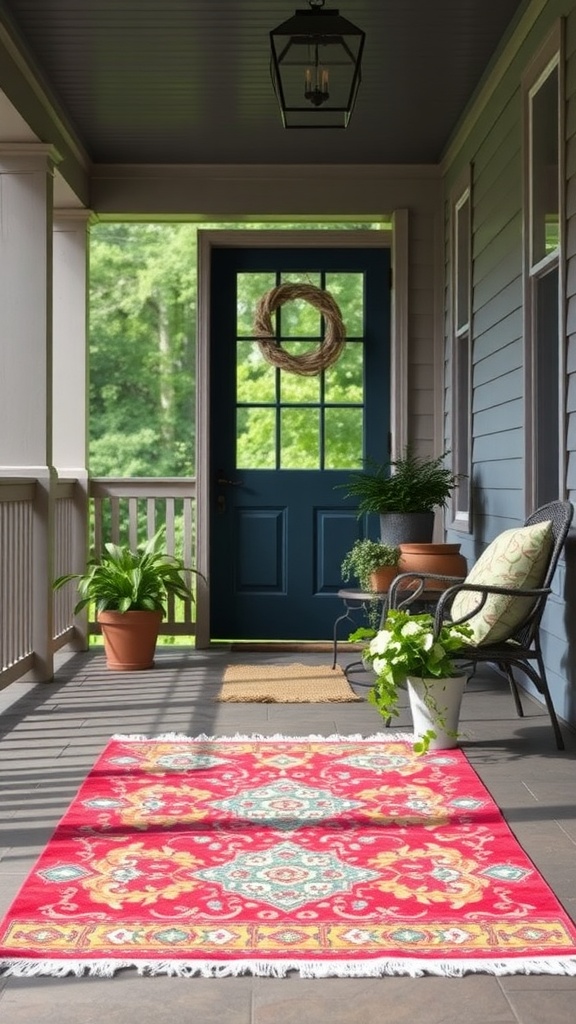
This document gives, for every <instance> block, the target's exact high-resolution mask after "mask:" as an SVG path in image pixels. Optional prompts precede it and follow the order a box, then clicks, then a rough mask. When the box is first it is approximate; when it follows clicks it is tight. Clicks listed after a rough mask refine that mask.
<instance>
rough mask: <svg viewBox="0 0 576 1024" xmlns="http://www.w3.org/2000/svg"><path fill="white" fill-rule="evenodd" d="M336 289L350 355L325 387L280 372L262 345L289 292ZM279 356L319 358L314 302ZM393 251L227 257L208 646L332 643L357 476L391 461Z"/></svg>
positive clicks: (252, 252) (215, 365) (297, 316)
mask: <svg viewBox="0 0 576 1024" xmlns="http://www.w3.org/2000/svg"><path fill="white" fill-rule="evenodd" d="M288 282H299V283H302V282H305V283H309V284H313V285H315V286H316V287H319V288H325V289H326V290H327V291H329V292H330V294H331V295H332V296H333V298H334V299H335V300H336V302H337V303H338V305H339V307H340V311H341V314H342V319H343V321H344V325H345V327H346V338H347V340H346V346H345V348H344V351H343V353H342V355H341V356H340V359H339V360H338V362H337V363H336V364H335V365H334V366H332V367H330V368H328V369H326V370H324V371H322V372H321V373H319V374H318V375H317V376H313V377H303V376H298V375H296V374H294V373H289V372H287V371H286V370H284V369H278V368H277V367H274V366H272V365H271V364H270V363H269V362H267V361H266V359H265V358H264V357H263V355H262V354H261V352H260V349H259V346H258V344H257V342H256V340H255V338H254V330H253V316H254V310H255V307H256V304H257V302H258V300H259V299H260V297H261V296H262V295H264V294H265V293H266V292H268V291H269V290H270V289H271V288H273V287H275V286H276V285H278V284H285V283H288ZM275 316H276V317H277V322H276V331H277V334H276V336H277V339H278V343H279V344H281V345H282V347H283V348H284V349H285V350H286V351H287V352H289V353H291V354H293V355H298V354H302V353H304V352H309V351H311V350H313V349H314V350H315V349H317V347H318V344H319V342H320V341H321V338H322V336H323V331H324V329H325V325H324V324H323V322H322V318H321V316H320V314H319V313H318V311H317V310H316V309H315V308H314V307H313V306H312V305H311V304H310V303H306V302H304V301H302V300H298V301H291V302H288V303H286V304H284V305H283V306H282V307H281V308H280V310H279V311H278V312H277V313H276V314H275ZM389 349H390V253H389V250H387V249H375V248H368V249H356V248H354V249H346V248H343V249H334V248H302V249H292V248H286V249H284V248H264V247H262V248H256V249H253V248H247V249H241V248H215V249H213V252H212V263H211V298H210V365H211V370H210V380H211V385H210V453H211V454H210V463H211V494H210V508H211V516H210V524H211V541H210V592H211V607H210V622H211V626H210V634H211V637H212V639H230V640H231V639H243V640H314V639H316V640H317V639H327V638H329V637H330V636H331V634H332V626H333V622H334V619H335V617H336V616H337V615H338V613H339V611H340V606H341V603H340V602H339V600H338V598H337V597H336V591H337V590H338V589H339V588H340V587H341V586H342V579H341V572H340V565H341V562H342V558H343V556H344V554H345V552H346V551H347V550H348V549H349V548H350V547H351V546H352V543H353V542H354V540H355V539H356V538H357V537H359V536H362V535H363V533H364V529H365V525H364V524H363V523H361V522H359V521H358V520H357V517H356V511H355V508H354V506H353V505H352V503H351V502H350V500H346V499H345V498H344V490H342V489H339V485H342V484H345V483H346V481H347V480H348V478H349V476H350V473H351V472H352V471H354V470H357V469H360V468H361V466H362V461H363V459H364V458H366V457H370V458H374V459H378V460H379V461H382V460H383V459H385V458H386V457H387V456H388V451H389V421H390V410H389V365H390V352H389Z"/></svg>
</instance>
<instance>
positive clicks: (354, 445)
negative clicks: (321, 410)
mask: <svg viewBox="0 0 576 1024" xmlns="http://www.w3.org/2000/svg"><path fill="white" fill-rule="evenodd" d="M324 425H325V439H324V460H325V461H324V466H325V469H360V468H361V467H362V434H363V430H362V409H326V410H325V414H324Z"/></svg>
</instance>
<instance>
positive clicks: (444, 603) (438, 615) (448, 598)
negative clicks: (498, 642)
mask: <svg viewBox="0 0 576 1024" xmlns="http://www.w3.org/2000/svg"><path fill="white" fill-rule="evenodd" d="M463 591H472V592H475V593H477V594H479V595H480V596H479V601H478V603H477V604H476V605H475V606H474V608H473V609H472V610H471V611H470V612H468V614H467V615H463V616H462V618H460V619H452V618H451V616H450V609H451V607H452V603H453V601H454V599H455V597H456V595H457V594H461V593H462V592H463ZM550 593H551V588H550V587H537V588H532V589H530V590H522V589H521V588H519V587H497V586H489V585H488V584H482V583H459V584H456V585H455V586H453V587H449V588H448V589H447V590H445V591H444V592H443V594H442V595H441V597H440V599H439V601H438V604H437V605H436V612H435V617H434V634H435V636H438V634H439V632H440V629H441V628H442V623H443V622H444V621H445V620H446V619H450V621H451V622H455V623H457V624H458V625H459V624H460V623H463V622H468V619H471V618H472V617H473V616H474V615H476V613H477V612H479V611H480V610H481V609H482V608H483V607H484V605H485V604H486V601H487V599H488V597H489V596H490V595H491V594H504V595H505V596H508V597H533V598H539V597H547V596H548V594H550Z"/></svg>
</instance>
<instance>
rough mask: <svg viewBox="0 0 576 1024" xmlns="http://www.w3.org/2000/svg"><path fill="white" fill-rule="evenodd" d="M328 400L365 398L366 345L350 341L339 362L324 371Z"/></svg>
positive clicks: (360, 399)
mask: <svg viewBox="0 0 576 1024" xmlns="http://www.w3.org/2000/svg"><path fill="white" fill-rule="evenodd" d="M324 383H325V392H324V394H325V397H326V401H327V402H350V403H361V402H362V401H363V398H364V346H363V345H362V344H361V343H360V342H353V341H348V342H346V345H345V347H344V349H343V350H342V352H341V354H340V358H339V359H338V362H336V363H334V364H333V366H330V367H329V368H328V369H327V370H326V371H325V372H324Z"/></svg>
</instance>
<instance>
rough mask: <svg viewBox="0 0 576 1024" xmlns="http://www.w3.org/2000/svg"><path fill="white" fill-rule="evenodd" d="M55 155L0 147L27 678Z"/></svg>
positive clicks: (1, 275)
mask: <svg viewBox="0 0 576 1024" xmlns="http://www.w3.org/2000/svg"><path fill="white" fill-rule="evenodd" d="M56 160H57V154H56V153H55V151H54V149H53V148H52V147H51V146H48V145H45V144H44V143H1V144H0V323H1V347H0V473H3V474H4V475H6V476H28V477H35V478H36V480H37V487H36V502H35V508H34V527H33V539H32V548H33V550H32V564H33V567H34V570H33V571H34V579H33V586H32V602H31V604H32V648H33V652H34V667H33V669H32V673H31V677H32V678H33V679H35V680H37V681H39V682H42V681H45V680H49V679H51V678H52V676H53V653H52V634H53V615H52V606H53V601H52V537H53V520H54V490H55V472H54V469H53V460H52V423H51V420H52V195H53V171H54V165H55V162H56Z"/></svg>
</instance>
